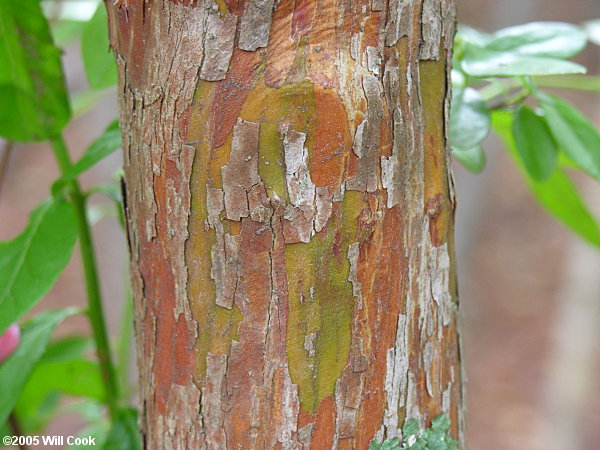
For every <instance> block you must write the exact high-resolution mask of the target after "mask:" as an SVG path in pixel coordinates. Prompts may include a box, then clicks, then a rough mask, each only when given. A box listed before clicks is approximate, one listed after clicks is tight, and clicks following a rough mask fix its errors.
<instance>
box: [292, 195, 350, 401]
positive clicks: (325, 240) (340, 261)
mask: <svg viewBox="0 0 600 450" xmlns="http://www.w3.org/2000/svg"><path fill="white" fill-rule="evenodd" d="M346 203H349V201H348V200H347V199H345V200H344V202H342V205H339V204H336V205H334V213H333V214H332V218H331V219H330V222H329V224H328V225H327V227H326V228H325V229H323V230H322V231H321V232H320V233H317V234H316V235H315V236H313V238H312V239H311V241H310V242H309V243H298V244H289V245H287V246H286V268H287V274H288V292H289V312H288V335H287V356H288V361H289V369H290V375H291V377H292V381H293V382H294V383H295V384H297V385H298V394H299V398H300V405H301V408H302V409H303V410H305V411H309V412H311V413H314V412H315V411H316V409H317V407H318V405H319V403H320V402H321V401H322V400H323V399H324V398H325V397H327V396H330V395H334V391H335V384H336V381H337V380H338V379H339V378H340V376H341V375H342V371H343V369H344V367H345V365H346V362H347V359H348V355H349V352H350V339H351V331H352V315H353V312H354V303H355V299H354V296H353V290H352V284H351V283H350V282H349V281H348V274H349V272H350V263H349V261H348V259H347V253H348V246H349V245H350V243H351V242H352V240H353V237H354V233H352V231H351V230H352V229H355V227H352V226H351V223H356V221H357V218H358V215H357V214H356V213H354V214H353V213H352V212H353V211H354V212H355V211H356V209H357V208H355V206H356V205H354V204H352V205H346ZM335 209H338V210H337V211H335Z"/></svg>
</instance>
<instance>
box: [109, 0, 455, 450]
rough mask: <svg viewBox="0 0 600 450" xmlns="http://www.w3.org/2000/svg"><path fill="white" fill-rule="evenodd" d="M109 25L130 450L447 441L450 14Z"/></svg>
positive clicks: (372, 2) (451, 295)
mask: <svg viewBox="0 0 600 450" xmlns="http://www.w3.org/2000/svg"><path fill="white" fill-rule="evenodd" d="M108 10H109V19H110V32H111V44H112V46H113V48H114V50H115V54H116V56H117V63H118V67H119V87H120V106H121V126H122V129H123V149H124V153H125V174H126V176H125V180H126V187H127V189H126V193H127V194H126V195H127V202H126V204H127V205H128V206H127V211H126V213H127V218H128V232H129V236H130V243H131V244H130V245H131V274H132V277H131V278H132V283H133V293H134V298H135V311H136V314H135V320H136V336H137V343H138V355H139V361H138V363H139V367H140V386H141V389H140V407H141V414H140V425H141V428H142V433H143V435H144V442H145V446H146V448H149V449H162V448H174V449H188V448H207V449H213V448H218V449H221V448H223V449H225V448H232V449H233V448H255V449H263V448H274V447H277V448H284V449H310V448H312V449H322V448H367V447H368V446H369V443H370V442H371V441H372V440H373V439H374V438H377V439H380V440H382V439H385V438H393V437H399V436H401V429H402V425H403V423H404V421H405V420H406V419H408V418H416V419H418V420H419V421H420V422H421V424H422V425H424V426H426V425H428V422H429V420H430V419H431V418H433V417H435V416H436V415H438V414H440V413H441V412H444V413H446V414H447V415H448V416H449V417H450V418H451V420H452V434H453V435H454V437H455V438H457V439H460V440H461V442H462V440H463V437H462V430H463V426H464V424H463V400H462V395H463V388H462V377H461V353H460V346H459V338H458V318H457V315H458V308H457V305H458V299H457V292H456V282H455V272H454V271H455V268H454V254H453V253H454V250H453V231H452V227H453V213H454V194H453V187H452V178H451V175H450V172H449V164H448V142H447V120H448V111H449V92H448V86H449V83H448V76H449V65H450V62H451V52H450V48H451V41H452V37H453V32H454V28H453V27H454V10H453V2H452V1H451V0H389V1H387V2H386V1H381V0H359V1H350V0H323V1H321V2H315V1H312V0H295V1H289V2H287V1H286V2H274V1H273V0H246V1H243V2H240V1H237V0H219V1H213V0H196V1H184V2H176V1H167V0H150V1H148V0H131V1H129V2H127V4H123V5H120V7H115V6H113V5H111V4H109V5H108Z"/></svg>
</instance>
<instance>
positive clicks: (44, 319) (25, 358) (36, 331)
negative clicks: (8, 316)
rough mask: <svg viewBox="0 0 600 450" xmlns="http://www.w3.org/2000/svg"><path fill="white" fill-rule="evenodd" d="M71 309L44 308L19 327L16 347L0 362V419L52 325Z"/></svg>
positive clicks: (42, 350)
mask: <svg viewBox="0 0 600 450" xmlns="http://www.w3.org/2000/svg"><path fill="white" fill-rule="evenodd" d="M73 313H74V309H73V308H66V309H61V310H55V311H49V312H45V313H42V314H40V315H38V316H36V317H34V318H33V319H32V320H31V321H30V322H29V323H27V324H26V325H25V326H24V327H23V334H22V337H21V343H20V345H19V347H18V348H17V350H16V351H15V353H13V354H12V355H11V356H9V357H8V359H6V360H5V361H4V362H3V363H2V364H0V386H2V395H1V396H0V423H2V422H4V421H5V420H6V418H7V417H8V415H9V414H10V412H11V410H12V409H13V406H14V405H15V403H16V401H17V398H18V397H19V394H20V393H21V390H22V389H23V386H24V385H25V383H26V382H27V379H28V377H29V374H30V373H31V371H32V370H33V368H34V367H35V364H36V363H37V362H38V360H39V359H40V357H41V356H42V354H43V353H44V350H45V349H46V345H47V344H48V340H49V339H50V335H51V334H52V331H53V330H54V327H56V325H57V324H58V323H60V322H61V321H62V320H63V319H65V318H66V317H68V316H69V315H71V314H73Z"/></svg>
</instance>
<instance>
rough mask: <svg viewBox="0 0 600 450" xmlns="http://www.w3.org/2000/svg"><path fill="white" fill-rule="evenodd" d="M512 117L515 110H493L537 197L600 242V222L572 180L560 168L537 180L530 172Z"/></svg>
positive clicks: (501, 133) (583, 235) (575, 229)
mask: <svg viewBox="0 0 600 450" xmlns="http://www.w3.org/2000/svg"><path fill="white" fill-rule="evenodd" d="M512 121H513V117H512V114H511V113H508V112H506V111H494V112H493V113H492V127H493V129H494V130H495V131H496V133H498V135H499V136H500V137H501V138H502V140H503V141H504V143H505V144H506V147H507V149H508V150H509V153H510V154H511V156H512V157H513V158H514V160H515V162H516V163H517V166H518V167H519V168H520V169H521V171H522V173H523V176H524V178H525V181H527V185H528V186H529V188H530V189H531V192H532V193H533V195H534V197H535V198H536V199H537V200H538V202H539V203H540V204H541V205H542V206H543V207H544V208H545V209H546V210H547V211H548V212H549V213H550V214H552V215H553V216H554V217H555V218H556V219H557V220H558V221H559V222H561V223H562V224H563V225H565V226H566V227H567V228H569V229H570V230H571V231H573V232H574V233H575V234H577V235H578V236H580V237H581V238H583V239H584V240H586V241H587V242H589V243H590V244H593V245H595V246H600V228H599V227H598V223H597V222H596V220H595V219H594V217H593V216H592V215H591V214H590V212H589V211H588V209H587V208H586V206H585V204H584V203H583V200H582V199H581V197H580V195H579V193H578V192H577V189H576V188H575V186H574V185H573V183H572V182H571V180H569V178H568V177H567V176H566V175H565V174H564V173H563V172H562V171H560V170H557V171H555V172H554V173H553V174H552V176H551V177H550V178H548V179H547V180H546V181H544V182H538V181H536V180H535V179H533V178H532V177H531V176H530V175H529V174H528V173H527V171H526V170H525V168H524V167H523V165H522V164H521V160H520V158H519V157H518V154H517V149H516V147H515V142H514V139H513V135H512Z"/></svg>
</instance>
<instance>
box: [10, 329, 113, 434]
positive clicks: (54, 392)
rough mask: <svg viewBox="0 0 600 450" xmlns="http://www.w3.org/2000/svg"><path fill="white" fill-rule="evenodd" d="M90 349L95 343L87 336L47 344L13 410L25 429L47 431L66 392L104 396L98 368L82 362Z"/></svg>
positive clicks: (92, 364)
mask: <svg viewBox="0 0 600 450" xmlns="http://www.w3.org/2000/svg"><path fill="white" fill-rule="evenodd" d="M91 347H93V342H92V340H91V339H90V338H89V337H84V336H67V337H64V338H60V339H58V340H56V341H54V342H51V343H50V344H48V347H47V348H46V351H45V353H44V355H43V356H42V358H41V359H40V360H39V362H38V364H37V366H36V368H35V369H34V371H33V373H32V374H31V377H30V378H29V380H28V382H27V384H26V385H25V387H24V388H23V391H22V392H21V395H20V396H19V399H18V401H17V403H16V405H15V408H14V411H15V414H16V415H17V417H18V419H19V421H20V422H21V426H22V427H23V429H25V430H27V431H28V432H37V431H39V430H42V429H44V428H45V427H46V425H47V424H48V422H49V421H51V420H52V419H53V418H54V417H55V416H56V415H57V412H58V409H59V406H60V399H61V395H62V394H64V393H68V394H72V395H87V396H88V397H93V398H103V397H104V395H103V394H104V391H103V387H102V382H101V380H100V378H99V375H100V373H99V368H98V365H97V364H95V363H93V362H91V361H88V360H85V359H83V356H84V354H85V352H86V351H87V350H88V349H90V348H91Z"/></svg>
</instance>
